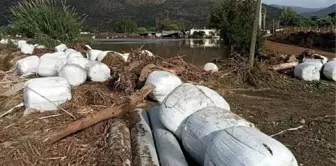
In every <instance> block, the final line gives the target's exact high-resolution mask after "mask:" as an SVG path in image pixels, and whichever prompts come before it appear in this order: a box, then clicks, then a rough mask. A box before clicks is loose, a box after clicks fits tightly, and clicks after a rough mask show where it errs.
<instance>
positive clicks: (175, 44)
mask: <svg viewBox="0 0 336 166" xmlns="http://www.w3.org/2000/svg"><path fill="white" fill-rule="evenodd" d="M220 43H221V41H220V40H217V39H147V38H139V39H98V40H95V42H94V44H93V45H92V48H93V49H100V50H111V51H117V52H125V53H126V52H130V51H131V50H132V49H136V48H139V47H141V46H143V47H142V48H143V49H146V50H149V51H151V52H153V53H154V54H155V55H158V56H160V57H163V58H170V57H173V56H176V55H184V56H185V57H184V60H185V61H186V62H188V63H193V64H195V65H197V66H203V65H204V64H205V63H207V62H210V61H211V60H212V59H213V58H216V57H219V56H222V55H225V54H227V49H226V47H224V46H223V45H221V44H220Z"/></svg>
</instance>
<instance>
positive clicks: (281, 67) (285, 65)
mask: <svg viewBox="0 0 336 166" xmlns="http://www.w3.org/2000/svg"><path fill="white" fill-rule="evenodd" d="M298 64H299V62H290V63H282V64H279V65H274V66H272V67H271V69H272V70H275V71H279V70H284V69H288V68H292V67H295V66H296V65H298Z"/></svg>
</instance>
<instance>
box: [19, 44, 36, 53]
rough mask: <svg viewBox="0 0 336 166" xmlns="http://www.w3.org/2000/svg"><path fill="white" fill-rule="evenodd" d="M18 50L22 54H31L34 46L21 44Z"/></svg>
mask: <svg viewBox="0 0 336 166" xmlns="http://www.w3.org/2000/svg"><path fill="white" fill-rule="evenodd" d="M20 49H21V52H22V53H24V54H33V52H34V49H35V46H34V45H31V44H22V45H21V47H20Z"/></svg>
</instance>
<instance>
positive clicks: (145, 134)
mask: <svg viewBox="0 0 336 166" xmlns="http://www.w3.org/2000/svg"><path fill="white" fill-rule="evenodd" d="M135 111H136V112H137V113H138V115H139V117H140V121H139V122H138V123H137V124H135V126H134V127H133V128H132V130H131V136H132V149H133V154H134V155H133V161H134V163H136V165H138V166H148V165H151V166H159V165H160V164H159V160H158V157H157V153H156V149H155V145H154V140H153V135H152V131H151V129H150V127H149V120H148V116H147V112H146V111H144V110H142V109H136V110H135Z"/></svg>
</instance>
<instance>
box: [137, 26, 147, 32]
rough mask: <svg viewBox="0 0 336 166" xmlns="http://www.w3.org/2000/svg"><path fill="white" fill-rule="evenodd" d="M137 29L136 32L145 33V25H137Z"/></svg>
mask: <svg viewBox="0 0 336 166" xmlns="http://www.w3.org/2000/svg"><path fill="white" fill-rule="evenodd" d="M137 31H138V33H147V29H146V28H145V27H139V28H138V30H137Z"/></svg>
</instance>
